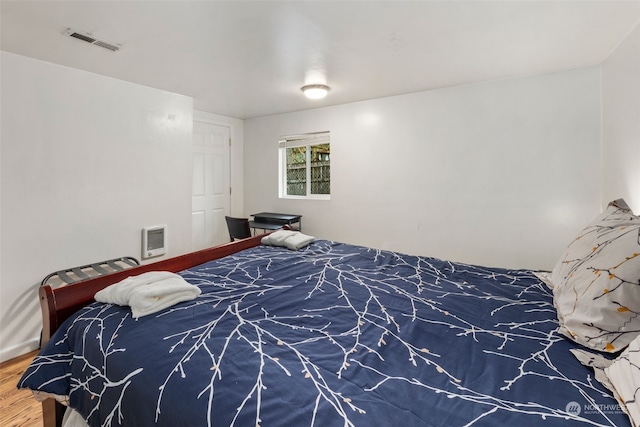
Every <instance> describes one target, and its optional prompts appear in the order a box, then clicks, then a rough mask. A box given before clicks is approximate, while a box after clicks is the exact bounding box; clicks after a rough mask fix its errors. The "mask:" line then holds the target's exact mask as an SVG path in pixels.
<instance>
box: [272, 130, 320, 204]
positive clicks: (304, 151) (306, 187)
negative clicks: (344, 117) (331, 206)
mask: <svg viewBox="0 0 640 427" xmlns="http://www.w3.org/2000/svg"><path fill="white" fill-rule="evenodd" d="M278 147H279V151H280V197H291V198H306V199H328V198H329V195H330V194H331V149H330V144H329V132H320V133H308V134H304V135H293V136H287V137H284V138H282V139H281V140H280V141H278Z"/></svg>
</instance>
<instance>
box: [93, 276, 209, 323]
mask: <svg viewBox="0 0 640 427" xmlns="http://www.w3.org/2000/svg"><path fill="white" fill-rule="evenodd" d="M200 293H201V290H200V288H199V287H197V286H194V285H191V284H190V283H188V282H187V281H186V280H184V279H183V278H182V276H180V275H178V274H175V273H171V272H168V271H150V272H148V273H143V274H140V275H138V276H131V277H127V278H126V279H124V280H122V281H120V282H118V283H116V284H113V285H111V286H107V287H106V288H104V289H103V290H101V291H99V292H98V293H96V295H95V297H94V298H95V300H96V301H98V302H105V303H111V304H117V305H128V306H130V307H131V312H132V314H133V317H134V318H136V319H137V318H138V317H142V316H146V315H149V314H153V313H157V312H158V311H160V310H164V309H165V308H168V307H171V306H172V305H174V304H177V303H179V302H182V301H190V300H192V299H194V298H196V297H197V296H198V295H200Z"/></svg>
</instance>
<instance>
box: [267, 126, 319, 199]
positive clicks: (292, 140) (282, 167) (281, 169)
mask: <svg viewBox="0 0 640 427" xmlns="http://www.w3.org/2000/svg"><path fill="white" fill-rule="evenodd" d="M321 144H329V145H331V143H330V138H329V132H315V133H305V134H300V135H289V136H285V137H282V138H280V140H279V141H278V182H279V185H278V197H280V198H281V199H299V200H330V199H331V193H330V192H331V185H329V194H312V193H311V156H310V150H311V149H310V147H311V146H313V145H321ZM305 146H306V147H307V156H306V158H307V169H306V170H307V194H306V195H305V196H298V195H290V194H287V148H293V147H305Z"/></svg>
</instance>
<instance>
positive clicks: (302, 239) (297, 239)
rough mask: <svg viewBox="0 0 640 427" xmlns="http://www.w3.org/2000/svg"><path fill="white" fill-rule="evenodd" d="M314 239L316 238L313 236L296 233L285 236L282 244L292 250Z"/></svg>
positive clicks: (302, 246)
mask: <svg viewBox="0 0 640 427" xmlns="http://www.w3.org/2000/svg"><path fill="white" fill-rule="evenodd" d="M314 240H316V238H315V237H313V236H307V235H306V234H302V233H297V234H295V235H293V236H290V237H287V238H286V239H285V241H284V245H285V246H286V247H287V248H289V249H291V250H292V251H297V250H298V249H301V248H304V247H305V246H307V245H308V244H309V243H311V242H313V241H314Z"/></svg>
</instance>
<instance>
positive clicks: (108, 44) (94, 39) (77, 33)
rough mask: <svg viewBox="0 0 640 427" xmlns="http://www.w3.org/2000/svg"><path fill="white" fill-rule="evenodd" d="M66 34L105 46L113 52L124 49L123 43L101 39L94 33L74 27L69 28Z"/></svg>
mask: <svg viewBox="0 0 640 427" xmlns="http://www.w3.org/2000/svg"><path fill="white" fill-rule="evenodd" d="M65 34H66V35H68V36H69V37H73V38H74V39H78V40H82V41H84V42H87V43H91V44H92V45H95V46H100V47H103V48H105V49H108V50H110V51H112V52H117V51H119V50H120V49H122V45H119V44H118V43H113V42H110V41H107V40H104V39H99V38H97V37H94V36H93V34H90V33H85V32H82V31H78V30H74V29H73V28H69V29H68V30H67V31H65Z"/></svg>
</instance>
